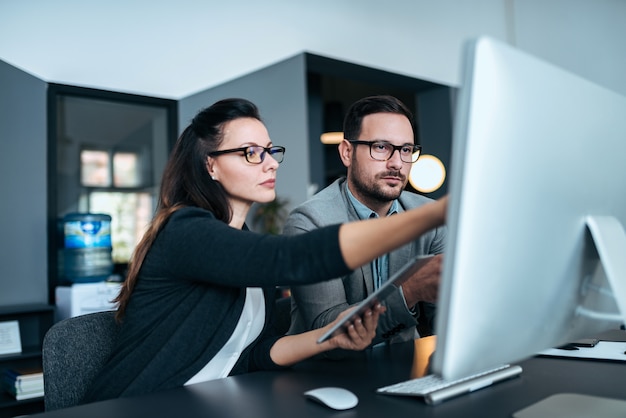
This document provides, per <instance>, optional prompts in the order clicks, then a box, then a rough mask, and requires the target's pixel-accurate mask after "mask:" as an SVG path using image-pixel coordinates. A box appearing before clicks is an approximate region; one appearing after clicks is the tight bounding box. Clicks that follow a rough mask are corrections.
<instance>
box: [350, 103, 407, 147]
mask: <svg viewBox="0 0 626 418" xmlns="http://www.w3.org/2000/svg"><path fill="white" fill-rule="evenodd" d="M373 113H396V114H398V115H404V116H406V117H407V119H409V122H410V123H411V128H412V129H413V132H415V123H414V121H413V114H412V113H411V111H410V110H409V108H408V107H406V105H405V104H404V103H402V102H401V101H400V100H399V99H397V98H395V97H393V96H388V95H380V96H369V97H365V98H363V99H360V100H357V101H356V102H354V103H353V104H352V105H351V106H350V107H349V108H348V111H347V113H346V117H345V118H344V120H343V137H344V138H346V139H358V138H359V135H361V125H362V124H363V118H364V117H365V116H367V115H371V114H373Z"/></svg>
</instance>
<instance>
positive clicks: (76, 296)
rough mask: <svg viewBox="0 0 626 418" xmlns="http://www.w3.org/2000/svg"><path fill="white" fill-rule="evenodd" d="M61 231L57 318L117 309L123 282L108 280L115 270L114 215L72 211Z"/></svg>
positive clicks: (63, 221)
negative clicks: (113, 255) (114, 301)
mask: <svg viewBox="0 0 626 418" xmlns="http://www.w3.org/2000/svg"><path fill="white" fill-rule="evenodd" d="M59 233H60V234H59V238H60V240H59V244H60V245H59V253H58V256H59V257H58V258H59V270H58V271H59V284H60V285H59V286H57V288H56V290H55V299H56V306H57V318H56V319H57V321H58V320H61V319H65V318H69V317H72V316H78V315H84V314H87V313H92V312H99V311H105V310H112V309H115V305H114V304H113V302H112V300H113V299H114V298H115V297H116V296H117V294H118V292H119V289H120V286H121V283H119V282H109V281H107V280H108V279H109V278H110V277H111V274H112V273H113V260H112V256H111V250H112V247H111V242H112V241H111V217H110V216H109V215H106V214H98V213H70V214H68V215H65V216H64V217H63V218H62V219H61V220H60V221H59Z"/></svg>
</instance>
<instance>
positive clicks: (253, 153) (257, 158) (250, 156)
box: [209, 145, 285, 164]
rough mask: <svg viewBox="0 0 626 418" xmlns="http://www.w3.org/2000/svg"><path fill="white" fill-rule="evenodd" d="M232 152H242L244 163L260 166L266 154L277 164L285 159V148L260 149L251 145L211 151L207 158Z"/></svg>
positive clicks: (258, 146) (260, 147)
mask: <svg viewBox="0 0 626 418" xmlns="http://www.w3.org/2000/svg"><path fill="white" fill-rule="evenodd" d="M234 152H242V153H243V156H244V157H245V158H246V161H247V162H249V163H250V164H261V163H262V162H263V160H265V156H266V155H267V154H269V155H271V156H272V158H273V159H275V160H276V162H278V163H282V162H283V158H284V157H285V147H279V146H271V147H262V146H260V145H251V146H249V147H241V148H233V149H223V150H220V151H213V152H210V153H209V156H210V157H216V156H218V155H222V154H231V153H234Z"/></svg>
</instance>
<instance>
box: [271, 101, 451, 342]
mask: <svg viewBox="0 0 626 418" xmlns="http://www.w3.org/2000/svg"><path fill="white" fill-rule="evenodd" d="M344 138H345V139H344V140H343V141H342V142H341V144H340V145H339V155H340V157H341V160H342V162H343V164H344V165H345V166H346V168H347V177H345V178H340V179H338V180H336V181H335V182H334V183H332V184H331V185H329V186H328V187H326V188H325V189H323V190H321V191H320V192H319V193H317V194H316V195H315V196H313V197H312V198H311V199H309V200H308V201H307V202H304V203H303V204H302V205H300V206H298V207H296V208H295V209H294V210H293V211H292V212H291V214H290V215H289V218H288V219H287V221H286V224H285V226H284V230H283V233H284V234H288V235H294V234H299V233H303V232H306V231H310V230H312V229H315V228H319V227H321V226H324V225H329V224H336V223H344V222H350V221H355V220H358V219H367V218H370V217H380V216H391V215H393V214H394V213H398V212H403V211H405V210H407V209H410V208H413V207H416V206H419V205H422V204H424V203H426V202H428V201H430V200H431V199H429V198H426V197H424V196H421V195H418V194H415V193H411V192H408V191H405V190H404V188H405V186H406V184H407V181H408V175H409V172H410V170H411V166H412V163H413V162H414V161H415V160H416V157H417V156H418V155H419V150H420V147H419V146H418V145H415V137H414V127H413V115H412V114H411V112H410V111H409V110H408V108H407V107H406V106H405V105H404V104H403V103H402V102H401V101H399V100H398V99H396V98H395V97H392V96H372V97H366V98H364V99H361V100H359V101H357V102H355V103H354V104H352V106H350V108H349V109H348V112H347V114H346V117H345V119H344ZM445 237H446V230H445V228H438V229H436V230H433V231H430V232H428V233H427V234H425V235H423V236H422V237H420V238H419V239H418V240H416V241H414V242H412V243H411V244H409V245H407V246H405V247H402V248H400V249H398V250H396V251H393V252H391V253H389V254H388V255H386V256H384V257H381V258H379V259H377V260H375V261H374V262H373V263H371V264H370V265H365V266H362V267H361V268H358V269H356V270H355V271H354V272H353V273H352V274H350V275H348V276H345V277H338V278H336V279H333V280H330V281H327V282H322V283H316V284H313V285H306V286H298V287H293V288H292V289H291V292H292V313H291V327H290V330H289V333H290V334H292V333H300V332H304V331H307V330H310V329H315V328H320V327H322V326H324V325H326V324H328V323H330V322H332V321H333V320H334V319H335V318H336V317H337V315H338V314H339V313H340V312H342V311H344V310H345V309H346V308H347V307H348V306H350V305H354V304H357V303H359V302H360V301H361V300H363V299H365V298H366V297H367V296H368V295H369V294H370V293H372V292H373V291H374V290H375V289H377V288H378V287H379V286H380V284H381V283H383V282H384V281H385V280H386V279H387V278H389V277H390V276H391V275H393V273H395V272H396V271H397V270H399V269H400V268H401V267H402V266H404V265H405V263H407V262H408V261H410V260H412V259H415V258H416V257H417V256H420V255H426V254H441V253H442V252H443V249H444V241H445ZM441 257H442V256H441V255H437V256H435V257H433V259H432V260H431V261H430V262H429V263H428V264H427V265H426V266H425V267H423V268H422V269H421V270H420V271H418V272H417V273H416V275H415V276H414V277H412V278H411V279H409V281H407V282H405V283H404V284H403V285H402V287H399V288H398V290H397V291H396V292H395V293H394V294H392V295H391V296H389V297H388V298H387V299H386V300H385V301H384V302H383V304H384V305H385V306H386V307H387V312H386V313H385V314H384V315H381V317H380V320H379V322H378V328H377V335H376V338H375V339H374V342H373V344H377V343H379V342H383V341H388V342H400V341H407V340H410V339H414V338H417V337H419V336H420V334H421V336H424V334H426V335H429V334H431V333H432V321H433V317H434V304H433V303H434V302H436V300H437V293H438V287H439V275H440V272H441V262H442V259H441ZM418 329H419V331H418Z"/></svg>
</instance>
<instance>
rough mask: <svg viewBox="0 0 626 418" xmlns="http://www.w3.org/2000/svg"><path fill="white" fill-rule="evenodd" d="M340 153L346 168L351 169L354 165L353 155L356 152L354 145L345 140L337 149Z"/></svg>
mask: <svg viewBox="0 0 626 418" xmlns="http://www.w3.org/2000/svg"><path fill="white" fill-rule="evenodd" d="M337 149H338V151H339V158H341V162H342V163H343V165H344V166H346V167H350V164H351V163H352V153H353V152H354V145H352V144H351V143H350V142H348V141H347V140H345V139H344V140H343V141H341V142H340V143H339V146H338V147H337Z"/></svg>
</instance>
